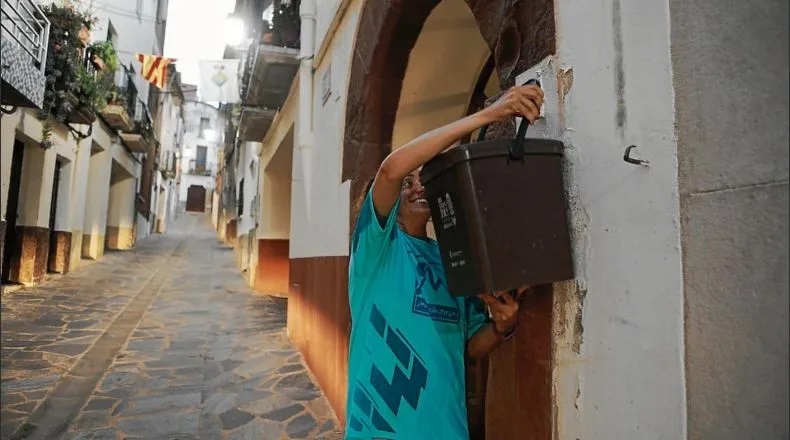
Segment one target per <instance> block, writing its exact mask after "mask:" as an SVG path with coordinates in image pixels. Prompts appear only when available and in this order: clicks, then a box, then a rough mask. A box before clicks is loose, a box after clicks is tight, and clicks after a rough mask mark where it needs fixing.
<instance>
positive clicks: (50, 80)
mask: <svg viewBox="0 0 790 440" xmlns="http://www.w3.org/2000/svg"><path fill="white" fill-rule="evenodd" d="M41 9H42V11H43V12H44V14H45V15H46V16H47V18H48V19H49V22H50V29H49V43H48V50H47V54H48V56H47V61H46V66H45V70H44V75H45V78H46V89H45V91H44V105H43V106H42V110H41V112H40V113H39V118H40V119H42V120H43V121H44V124H43V129H42V134H41V137H42V140H41V145H42V146H43V147H48V146H50V145H51V141H50V140H49V138H50V134H51V123H52V122H51V120H50V117H52V118H54V119H55V120H56V121H57V122H60V123H65V122H67V121H68V120H69V117H70V115H74V114H80V116H81V118H80V122H81V123H91V122H93V120H95V115H91V114H90V111H82V110H92V109H91V106H92V102H93V101H94V100H93V99H92V98H91V97H88V99H87V100H80V99H79V98H80V97H79V96H75V93H76V94H79V93H81V91H82V90H83V89H85V90H86V91H87V93H88V94H90V93H91V89H92V86H91V85H90V84H88V82H89V80H88V79H87V78H86V77H85V76H86V75H85V74H84V72H81V71H80V70H79V69H80V66H81V61H82V53H83V50H84V47H85V43H84V39H85V35H86V31H89V30H90V28H91V27H92V25H93V23H95V22H96V19H95V18H94V17H93V16H91V15H90V14H89V13H86V12H81V11H79V10H77V9H76V8H75V7H74V6H60V5H57V4H54V3H51V4H46V5H42V6H41Z"/></svg>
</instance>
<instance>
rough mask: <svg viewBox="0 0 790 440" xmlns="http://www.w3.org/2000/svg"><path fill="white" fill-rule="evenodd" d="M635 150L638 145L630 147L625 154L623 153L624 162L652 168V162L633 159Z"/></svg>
mask: <svg viewBox="0 0 790 440" xmlns="http://www.w3.org/2000/svg"><path fill="white" fill-rule="evenodd" d="M634 148H636V145H629V146H628V147H627V148H626V149H625V153H623V160H624V161H626V162H628V163H631V164H634V165H641V166H644V167H649V166H650V162H648V161H646V160H644V159H636V158H633V157H631V150H633V149H634Z"/></svg>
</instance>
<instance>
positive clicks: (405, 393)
mask: <svg viewBox="0 0 790 440" xmlns="http://www.w3.org/2000/svg"><path fill="white" fill-rule="evenodd" d="M370 324H371V326H372V327H373V328H374V329H375V331H376V333H377V334H378V335H379V336H380V337H381V338H382V339H383V340H384V342H385V343H386V345H387V347H389V349H390V352H391V354H392V355H393V356H394V358H395V360H396V362H395V369H394V371H393V372H392V373H391V374H385V373H384V372H383V371H381V370H380V369H379V367H377V366H376V364H375V363H374V364H373V365H372V366H371V370H370V382H369V384H370V388H368V387H367V386H366V385H365V384H363V383H362V382H357V383H356V385H355V389H354V394H353V402H354V405H355V406H356V407H357V408H358V409H359V412H358V413H357V414H359V415H364V416H365V417H366V418H367V420H361V419H360V418H358V417H354V416H352V417H351V428H352V429H354V430H356V431H362V430H363V427H368V428H369V426H367V425H368V423H370V424H371V425H373V427H374V428H375V429H376V430H379V431H383V432H394V430H393V428H392V426H391V425H390V423H388V421H387V419H388V417H387V414H386V412H385V414H382V412H381V409H380V408H378V406H377V405H376V404H375V403H374V400H373V398H372V396H371V394H372V392H375V393H376V394H377V395H378V396H379V398H380V399H381V401H382V402H384V404H385V405H386V406H387V408H389V410H390V413H391V414H392V416H393V417H396V416H397V415H398V412H399V411H400V408H401V406H402V405H403V404H408V405H409V406H411V408H412V409H414V410H416V409H417V405H418V404H419V402H420V396H421V395H422V392H423V391H424V390H425V387H426V385H427V383H428V370H427V368H426V367H425V362H424V361H423V360H422V359H421V358H420V356H419V355H418V354H417V352H416V351H415V350H414V348H413V347H412V346H411V344H409V342H408V341H406V338H405V337H404V336H403V334H402V333H401V332H400V331H399V330H398V329H396V328H394V327H392V326H390V325H389V323H387V320H386V318H384V315H383V314H382V313H381V311H380V310H379V309H378V307H376V306H375V305H374V306H373V307H372V309H371V311H370ZM390 377H391V378H390Z"/></svg>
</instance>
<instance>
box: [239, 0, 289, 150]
mask: <svg viewBox="0 0 790 440" xmlns="http://www.w3.org/2000/svg"><path fill="white" fill-rule="evenodd" d="M299 30H300V21H299V2H298V1H291V2H289V3H288V4H280V5H279V7H278V9H277V10H276V11H275V14H274V17H273V27H269V26H268V24H267V23H265V22H264V24H263V26H262V30H261V32H260V37H259V38H256V39H255V41H254V42H253V43H252V45H250V47H249V49H248V50H247V52H246V54H245V55H244V68H243V70H242V78H241V85H242V86H241V96H242V111H241V115H240V119H239V132H238V136H239V140H240V141H243V142H245V141H252V142H260V141H261V140H262V139H263V137H264V136H265V135H266V132H267V131H268V130H269V126H271V123H272V120H273V119H274V115H275V113H276V111H277V109H279V108H280V107H282V105H283V104H284V103H285V100H286V98H288V92H290V89H291V83H292V82H293V79H294V76H296V73H297V71H298V70H299Z"/></svg>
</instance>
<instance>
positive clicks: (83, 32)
mask: <svg viewBox="0 0 790 440" xmlns="http://www.w3.org/2000/svg"><path fill="white" fill-rule="evenodd" d="M90 39H91V31H90V30H89V29H88V27H87V26H85V25H84V24H83V25H82V27H81V28H80V41H81V42H82V44H83V45H84V46H87V45H88V42H90Z"/></svg>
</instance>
